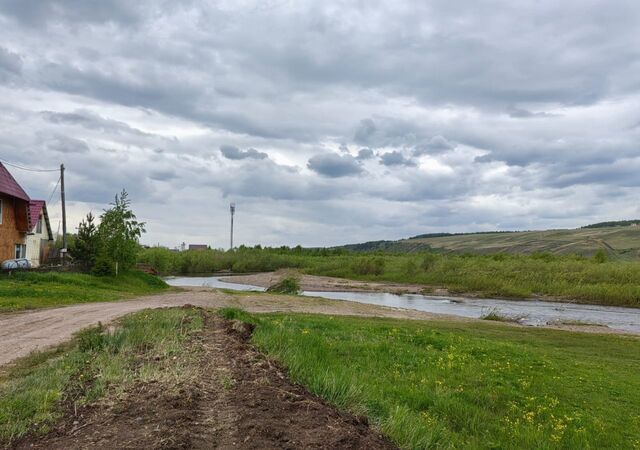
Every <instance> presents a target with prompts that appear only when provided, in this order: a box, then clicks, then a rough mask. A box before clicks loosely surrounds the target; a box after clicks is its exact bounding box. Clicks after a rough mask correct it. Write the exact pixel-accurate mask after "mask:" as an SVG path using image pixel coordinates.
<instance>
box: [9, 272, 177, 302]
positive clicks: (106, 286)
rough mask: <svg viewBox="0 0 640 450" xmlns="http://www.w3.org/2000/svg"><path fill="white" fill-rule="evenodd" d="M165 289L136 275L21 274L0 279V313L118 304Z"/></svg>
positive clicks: (158, 281) (161, 283) (156, 280)
mask: <svg viewBox="0 0 640 450" xmlns="http://www.w3.org/2000/svg"><path fill="white" fill-rule="evenodd" d="M163 289H167V285H166V283H165V282H164V281H162V280H161V279H159V278H157V277H154V276H151V275H147V274H145V273H142V272H137V271H131V272H128V273H124V274H121V275H119V276H117V277H96V276H93V275H87V274H80V273H56V272H48V273H36V272H20V273H15V274H13V275H11V276H7V275H2V276H0V312H3V311H17V310H22V309H33V308H47V307H50V306H60V305H69V304H73V303H88V302H99V301H109V300H118V299H121V298H126V297H131V296H135V295H143V294H151V293H155V292H159V291H162V290H163Z"/></svg>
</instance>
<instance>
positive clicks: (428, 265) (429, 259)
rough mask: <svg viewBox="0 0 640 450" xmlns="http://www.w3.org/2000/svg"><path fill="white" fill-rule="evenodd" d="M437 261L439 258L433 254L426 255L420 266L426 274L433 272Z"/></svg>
mask: <svg viewBox="0 0 640 450" xmlns="http://www.w3.org/2000/svg"><path fill="white" fill-rule="evenodd" d="M436 260H437V257H436V255H434V254H433V253H425V255H424V256H423V257H422V263H421V264H420V267H421V268H422V270H424V271H425V272H426V271H428V270H431V269H432V268H433V266H434V265H435V263H436Z"/></svg>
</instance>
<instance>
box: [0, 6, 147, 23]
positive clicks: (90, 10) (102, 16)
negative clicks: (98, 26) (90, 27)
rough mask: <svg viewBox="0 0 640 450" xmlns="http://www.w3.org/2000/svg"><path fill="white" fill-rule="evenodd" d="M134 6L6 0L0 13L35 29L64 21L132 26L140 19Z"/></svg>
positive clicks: (0, 7)
mask: <svg viewBox="0 0 640 450" xmlns="http://www.w3.org/2000/svg"><path fill="white" fill-rule="evenodd" d="M134 5H135V3H133V2H129V1H127V0H101V1H98V2H87V1H84V0H4V1H3V2H1V3H0V13H2V14H4V15H6V16H9V17H14V18H15V19H17V20H19V21H21V22H22V23H25V24H28V25H33V26H35V25H41V24H46V23H48V22H51V21H60V20H62V21H73V22H85V21H86V22H121V23H128V24H130V23H133V22H135V21H137V20H138V19H139V17H140V16H139V12H138V11H137V10H136V8H135V6H134Z"/></svg>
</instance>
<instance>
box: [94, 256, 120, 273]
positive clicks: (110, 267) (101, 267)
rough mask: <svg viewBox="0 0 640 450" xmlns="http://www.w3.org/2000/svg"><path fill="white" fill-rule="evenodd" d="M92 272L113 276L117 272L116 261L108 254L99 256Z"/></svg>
mask: <svg viewBox="0 0 640 450" xmlns="http://www.w3.org/2000/svg"><path fill="white" fill-rule="evenodd" d="M91 273H92V274H93V275H96V276H99V277H110V276H113V275H115V274H116V263H115V262H113V260H111V259H110V258H109V257H107V256H104V255H101V256H98V258H97V259H96V262H95V263H94V265H93V268H92V269H91Z"/></svg>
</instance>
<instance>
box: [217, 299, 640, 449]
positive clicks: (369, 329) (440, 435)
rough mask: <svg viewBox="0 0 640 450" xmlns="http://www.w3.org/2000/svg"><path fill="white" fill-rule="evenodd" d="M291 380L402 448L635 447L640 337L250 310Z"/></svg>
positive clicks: (262, 343) (266, 347) (258, 336)
mask: <svg viewBox="0 0 640 450" xmlns="http://www.w3.org/2000/svg"><path fill="white" fill-rule="evenodd" d="M222 313H223V315H224V316H225V317H227V318H237V319H240V320H245V321H249V322H252V323H254V324H255V325H256V328H255V330H254V333H253V337H252V341H253V343H255V345H257V346H258V348H260V349H261V350H262V351H264V352H265V353H267V354H268V355H270V356H271V357H273V358H274V359H276V360H279V361H280V362H282V363H283V364H284V365H285V366H286V367H288V370H289V373H290V376H291V377H292V378H293V379H294V381H296V382H300V383H302V384H304V385H305V386H307V387H308V388H309V389H310V390H311V391H312V392H313V393H315V394H317V395H319V396H321V397H323V398H325V399H326V400H328V401H329V402H331V403H333V404H334V405H336V406H338V407H340V408H345V409H348V410H350V411H352V412H354V413H356V414H366V415H367V416H368V417H369V419H370V421H371V422H372V423H374V424H375V425H376V426H378V427H379V428H380V429H381V430H382V431H383V432H384V433H385V434H387V435H388V436H389V437H390V438H391V439H392V440H394V441H395V442H396V443H397V444H398V445H399V446H400V447H402V448H407V449H427V448H469V449H475V448H477V449H480V448H483V449H484V448H494V449H497V448H504V449H507V448H509V449H511V448H523V449H529V448H539V449H575V448H584V449H587V448H592V449H603V448H610V449H620V448H640V377H638V376H636V375H637V374H638V373H640V340H639V339H637V338H632V337H621V336H611V335H594V334H584V333H570V332H564V331H559V330H548V329H531V328H518V327H506V326H504V325H501V324H496V323H491V322H474V323H464V324H461V323H455V322H446V321H429V322H422V321H402V320H394V319H380V318H355V317H332V316H319V315H305V314H269V315H256V314H252V315H249V314H248V313H245V312H243V311H240V310H236V309H225V310H223V311H222Z"/></svg>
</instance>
